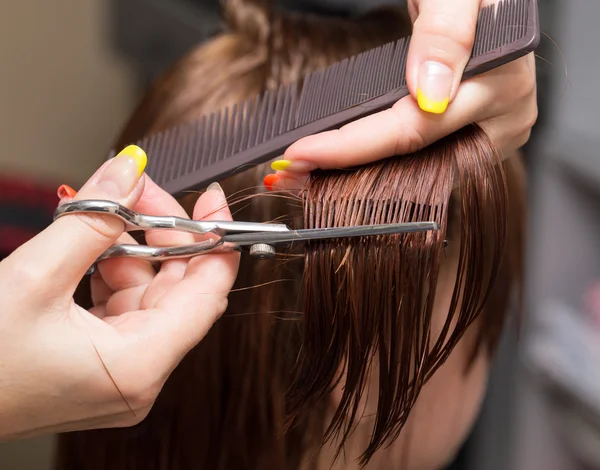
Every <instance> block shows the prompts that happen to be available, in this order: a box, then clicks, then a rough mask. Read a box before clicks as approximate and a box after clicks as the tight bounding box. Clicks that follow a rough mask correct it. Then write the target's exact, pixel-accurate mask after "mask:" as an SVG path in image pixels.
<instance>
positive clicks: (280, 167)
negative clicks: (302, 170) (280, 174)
mask: <svg viewBox="0 0 600 470" xmlns="http://www.w3.org/2000/svg"><path fill="white" fill-rule="evenodd" d="M291 164H292V162H291V161H289V160H277V161H275V162H273V163H271V169H273V170H275V171H285V170H287V169H288V168H289V167H290V165H291Z"/></svg>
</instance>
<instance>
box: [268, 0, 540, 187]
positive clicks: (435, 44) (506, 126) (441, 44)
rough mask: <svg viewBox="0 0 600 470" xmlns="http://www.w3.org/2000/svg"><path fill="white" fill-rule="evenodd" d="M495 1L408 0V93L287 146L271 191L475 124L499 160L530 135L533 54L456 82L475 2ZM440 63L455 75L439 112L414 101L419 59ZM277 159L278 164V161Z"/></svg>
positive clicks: (401, 151) (468, 50) (471, 34)
mask: <svg viewBox="0 0 600 470" xmlns="http://www.w3.org/2000/svg"><path fill="white" fill-rule="evenodd" d="M492 3H496V2H495V1H494V0H485V1H483V2H482V1H481V0H409V2H408V5H409V11H410V16H411V19H412V21H413V25H414V34H413V38H412V41H411V45H410V49H409V54H408V61H407V82H408V87H409V90H410V95H409V96H406V97H404V98H402V99H401V100H399V101H398V102H397V103H396V104H395V105H394V106H393V107H392V108H390V109H388V110H385V111H382V112H379V113H377V114H373V115H371V116H368V117H365V118H363V119H359V120H357V121H354V122H351V123H349V124H347V125H345V126H343V127H341V128H340V129H336V130H332V131H327V132H322V133H319V134H315V135H312V136H308V137H306V138H303V139H301V140H299V141H297V142H296V143H295V144H293V145H292V146H290V147H289V148H288V149H287V151H286V152H285V154H284V155H283V161H279V162H277V163H276V164H274V166H273V168H274V169H276V170H280V171H277V175H278V176H279V178H277V180H276V181H271V183H272V184H273V183H274V184H273V188H274V189H294V188H297V187H298V185H301V184H302V181H303V180H304V178H305V177H306V176H307V172H308V171H310V170H312V169H315V168H322V169H331V168H339V167H342V168H345V167H349V166H353V165H360V164H364V163H369V162H373V161H376V160H380V159H383V158H387V157H391V156H394V155H403V154H407V153H411V152H414V151H415V150H418V149H421V148H423V147H426V146H427V145H430V144H431V143H433V142H435V141H437V140H439V139H441V138H442V137H444V136H446V135H449V134H451V133H452V132H454V131H456V130H458V129H461V128H462V127H464V126H465V125H467V124H470V123H477V124H478V125H480V126H481V127H482V128H483V129H484V130H485V131H486V132H487V134H488V135H489V136H490V138H491V139H492V141H493V142H494V143H495V144H496V146H497V148H498V149H499V150H500V151H501V153H502V155H504V157H505V158H508V157H510V156H511V155H512V154H513V153H514V151H515V150H517V149H518V148H520V147H521V146H523V145H524V144H525V143H526V142H527V141H528V140H529V138H530V135H531V128H532V127H533V125H534V124H535V122H536V120H537V116H538V107H537V90H536V70H535V59H534V55H533V54H529V55H527V56H525V57H523V58H521V59H518V60H516V61H513V62H511V63H509V64H506V65H504V66H502V67H499V68H497V69H494V70H492V71H490V72H487V73H485V74H483V75H480V76H478V77H475V78H472V79H470V80H467V81H464V82H463V83H462V84H461V83H460V77H461V75H462V72H463V71H464V68H465V66H466V64H467V62H468V59H469V56H470V53H471V50H472V47H473V42H474V37H475V25H476V20H477V14H478V11H479V8H480V6H486V5H489V4H492ZM431 62H435V63H440V64H442V65H443V66H446V67H448V68H449V69H450V70H451V71H452V73H453V76H454V79H453V82H452V85H451V92H450V96H449V97H448V99H449V105H448V107H447V109H446V110H445V112H443V113H441V114H434V113H432V112H428V111H425V110H423V109H421V107H420V106H419V102H418V100H417V98H418V94H419V93H418V90H419V88H420V87H421V88H423V85H420V83H421V82H422V76H420V70H421V68H422V65H423V64H424V63H431ZM282 162H283V163H282Z"/></svg>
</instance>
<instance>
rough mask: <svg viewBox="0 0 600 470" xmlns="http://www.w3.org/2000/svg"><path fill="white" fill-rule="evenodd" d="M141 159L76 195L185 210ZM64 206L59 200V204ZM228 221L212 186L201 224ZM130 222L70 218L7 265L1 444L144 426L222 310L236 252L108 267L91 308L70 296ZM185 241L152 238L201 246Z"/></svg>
mask: <svg viewBox="0 0 600 470" xmlns="http://www.w3.org/2000/svg"><path fill="white" fill-rule="evenodd" d="M145 161H146V156H145V154H144V153H143V152H142V151H141V150H140V149H139V148H137V147H129V148H128V149H126V150H125V151H124V152H123V153H122V154H121V155H120V156H118V157H116V158H115V159H113V160H111V161H110V162H108V163H107V164H106V165H104V166H103V167H102V168H101V169H100V170H99V171H98V172H97V173H96V174H95V175H94V177H92V179H91V180H90V181H89V182H88V183H87V184H86V185H85V186H84V187H83V188H82V189H81V191H80V192H79V193H78V194H77V195H76V196H75V199H109V200H113V201H117V202H119V203H121V204H123V205H125V206H127V207H130V208H135V209H136V210H138V211H140V212H144V213H150V214H154V215H166V214H170V215H179V216H182V217H186V214H185V212H184V210H183V209H182V208H181V206H180V205H179V204H177V202H176V201H175V200H174V199H173V198H172V197H170V196H169V195H168V194H166V193H165V192H163V191H162V190H161V189H159V188H158V187H157V186H156V185H155V184H154V183H153V182H152V181H151V180H150V179H149V178H148V177H146V176H143V177H141V178H140V174H141V173H142V172H143V170H144V167H145ZM64 201H65V200H63V202H64ZM207 214H210V216H209V217H207V218H208V219H221V220H224V219H225V220H230V219H231V214H230V212H229V209H228V208H227V206H226V201H225V196H224V194H223V192H222V191H221V189H220V187H219V186H218V185H217V186H216V187H214V188H212V190H209V191H207V192H206V193H205V194H203V195H202V197H201V198H200V200H199V201H198V203H197V205H196V208H195V211H194V217H195V218H197V219H200V218H203V217H204V216H206V215H207ZM123 228H124V227H123V223H122V222H120V221H118V220H116V219H113V218H109V217H106V216H84V215H69V216H66V217H63V218H60V219H58V220H57V221H56V222H54V223H53V224H52V225H51V226H50V227H49V228H48V229H47V230H45V231H44V232H42V233H41V234H40V235H38V236H37V237H36V238H34V239H32V240H31V241H29V242H28V243H27V244H25V245H23V246H22V247H21V248H20V249H18V250H17V251H15V252H14V253H13V254H12V255H11V256H10V257H8V258H7V259H5V260H4V261H2V263H0V300H1V301H2V309H1V310H0V438H1V439H9V438H16V437H24V436H31V435H35V434H43V433H54V432H62V431H70V430H76V429H90V428H99V427H117V426H128V425H132V424H135V423H137V422H139V421H140V420H142V419H143V418H144V417H145V416H146V415H147V413H148V411H149V409H150V407H151V406H152V404H153V402H154V400H155V398H156V396H157V394H158V392H159V391H160V389H161V387H162V386H163V384H164V382H165V380H166V379H167V377H168V375H169V374H170V373H171V371H172V370H173V368H174V367H175V366H176V365H177V364H178V363H179V361H180V360H181V359H182V358H183V356H184V355H185V354H186V353H187V352H188V351H189V350H190V349H191V348H192V347H194V346H195V345H196V344H197V343H198V342H199V341H200V340H201V339H202V338H203V337H204V335H205V334H206V333H207V331H208V330H209V329H210V327H211V326H212V324H213V323H214V322H215V321H216V320H217V318H218V317H219V316H220V315H221V314H222V313H223V311H224V310H225V307H226V305H227V296H228V294H229V291H230V289H231V287H232V285H233V282H234V278H235V276H236V274H237V266H238V255H236V254H227V255H210V256H203V257H202V256H201V257H197V258H194V259H192V260H189V261H188V260H172V261H168V262H165V263H163V265H162V267H161V269H160V271H159V272H158V273H156V272H155V270H154V269H153V268H152V266H151V265H150V264H148V263H147V262H145V261H141V260H134V259H124V258H121V259H112V260H105V261H103V262H102V263H100V265H99V272H98V273H97V274H95V275H94V277H93V279H92V295H93V301H94V307H93V308H92V309H91V310H90V311H87V310H84V309H83V308H81V307H79V306H78V305H76V304H75V303H74V301H73V293H74V291H75V288H76V287H77V285H78V283H79V281H80V280H81V278H82V277H83V276H84V274H85V272H86V270H87V269H88V268H89V266H91V265H92V264H93V262H94V260H95V259H96V258H97V257H98V256H99V255H100V254H102V252H103V251H104V250H106V249H107V248H108V247H109V246H111V245H112V244H114V243H115V242H119V243H123V242H124V243H134V241H133V239H132V238H130V236H129V235H128V234H123ZM194 240H195V239H194V236H193V235H190V234H187V233H173V232H165V231H162V232H160V231H154V232H147V242H148V244H150V245H155V246H161V245H162V246H164V245H176V244H187V243H192V242H194Z"/></svg>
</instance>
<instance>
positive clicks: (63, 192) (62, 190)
mask: <svg viewBox="0 0 600 470" xmlns="http://www.w3.org/2000/svg"><path fill="white" fill-rule="evenodd" d="M56 194H57V196H58V199H64V198H67V197H68V198H71V199H72V198H74V197H75V196H76V195H77V191H75V190H74V189H73V188H72V187H71V186H67V185H66V184H63V185H61V186H60V187H59V188H58V191H56Z"/></svg>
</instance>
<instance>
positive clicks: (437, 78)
mask: <svg viewBox="0 0 600 470" xmlns="http://www.w3.org/2000/svg"><path fill="white" fill-rule="evenodd" d="M480 4H481V0H421V1H420V2H418V16H417V19H416V21H415V22H414V25H413V34H412V39H411V42H410V46H409V50H408V57H407V62H406V64H407V65H406V71H407V72H406V79H407V84H408V88H409V90H410V92H411V94H412V96H413V97H414V98H416V99H417V102H418V104H419V107H420V108H421V109H422V110H423V111H426V112H429V113H433V114H443V113H444V112H445V111H446V109H447V108H448V103H449V102H450V101H452V100H453V99H454V97H455V95H456V93H457V90H458V87H459V85H460V82H461V77H462V74H463V71H464V68H465V66H466V65H467V62H468V61H469V58H470V56H471V52H472V49H473V43H474V41H475V30H476V27H477V17H478V14H479V6H480Z"/></svg>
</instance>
